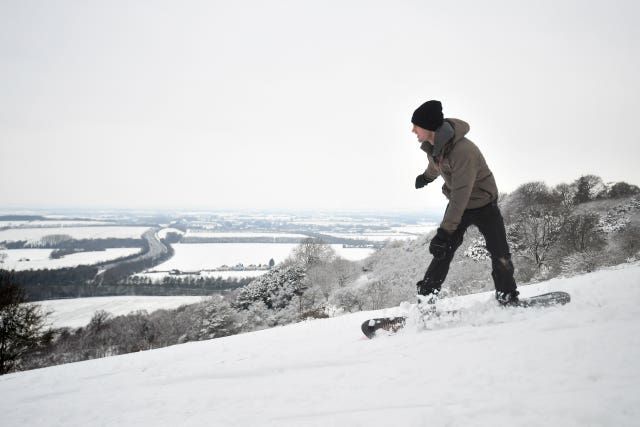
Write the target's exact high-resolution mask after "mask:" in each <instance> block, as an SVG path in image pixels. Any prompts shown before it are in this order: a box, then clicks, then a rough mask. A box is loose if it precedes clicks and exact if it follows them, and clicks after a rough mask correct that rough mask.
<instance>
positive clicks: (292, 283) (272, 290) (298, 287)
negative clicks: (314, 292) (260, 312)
mask: <svg viewBox="0 0 640 427" xmlns="http://www.w3.org/2000/svg"><path fill="white" fill-rule="evenodd" d="M305 276H306V272H305V268H304V267H303V266H302V265H300V264H296V263H290V264H282V265H279V266H277V267H275V268H273V269H271V270H269V272H267V273H266V274H264V275H262V276H260V277H258V278H256V279H255V280H253V281H252V282H251V283H249V284H248V285H246V286H244V287H243V288H241V289H240V291H239V292H238V296H237V297H236V300H235V303H234V305H235V306H236V307H238V308H240V309H243V310H246V309H247V308H249V306H250V305H251V304H253V303H254V302H257V301H262V302H263V303H264V304H265V305H266V306H267V307H268V308H269V309H282V308H284V307H286V306H287V305H288V304H289V302H290V301H291V299H292V298H293V297H294V296H295V295H296V293H301V292H302V291H303V289H304V283H303V279H304V277H305Z"/></svg>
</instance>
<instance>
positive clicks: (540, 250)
mask: <svg viewBox="0 0 640 427" xmlns="http://www.w3.org/2000/svg"><path fill="white" fill-rule="evenodd" d="M563 226H564V218H563V217H562V216H560V215H558V214H555V213H554V212H551V211H545V210H541V209H531V210H529V211H528V212H526V213H523V214H521V215H520V217H519V219H518V220H517V221H516V222H515V223H513V224H512V225H511V226H510V227H508V228H507V234H508V239H509V242H510V244H511V249H512V251H513V252H514V253H516V254H518V255H520V256H523V257H527V258H529V259H530V260H531V261H533V262H535V264H536V265H537V266H538V268H540V267H541V266H542V265H543V264H544V263H545V262H546V261H547V257H548V256H549V255H550V254H551V253H552V249H554V247H555V246H556V244H557V243H558V241H559V240H560V238H561V237H562V229H563Z"/></svg>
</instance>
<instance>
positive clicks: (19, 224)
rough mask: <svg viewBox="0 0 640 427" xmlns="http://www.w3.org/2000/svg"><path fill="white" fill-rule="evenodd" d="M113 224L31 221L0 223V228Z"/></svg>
mask: <svg viewBox="0 0 640 427" xmlns="http://www.w3.org/2000/svg"><path fill="white" fill-rule="evenodd" d="M109 224H113V223H112V222H108V221H97V220H96V221H93V220H86V221H85V220H65V219H50V220H33V221H24V220H20V221H0V228H4V227H48V228H50V227H73V226H84V225H96V226H99V225H109Z"/></svg>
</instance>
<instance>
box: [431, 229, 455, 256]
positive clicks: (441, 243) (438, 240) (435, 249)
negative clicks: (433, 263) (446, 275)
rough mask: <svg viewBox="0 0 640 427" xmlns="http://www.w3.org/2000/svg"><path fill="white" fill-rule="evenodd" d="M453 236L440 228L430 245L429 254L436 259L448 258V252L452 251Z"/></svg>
mask: <svg viewBox="0 0 640 427" xmlns="http://www.w3.org/2000/svg"><path fill="white" fill-rule="evenodd" d="M450 241H451V234H449V233H447V232H446V231H444V230H443V229H442V228H438V231H437V232H436V235H435V237H434V238H433V239H431V243H430V244H429V252H431V255H433V257H434V258H436V259H444V258H445V257H446V256H447V252H449V249H450Z"/></svg>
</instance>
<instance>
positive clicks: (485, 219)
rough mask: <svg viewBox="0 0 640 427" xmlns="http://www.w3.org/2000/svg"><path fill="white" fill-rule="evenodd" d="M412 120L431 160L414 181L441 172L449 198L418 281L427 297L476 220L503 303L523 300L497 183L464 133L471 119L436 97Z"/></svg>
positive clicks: (423, 181)
mask: <svg viewBox="0 0 640 427" xmlns="http://www.w3.org/2000/svg"><path fill="white" fill-rule="evenodd" d="M411 122H412V123H413V130H412V132H413V133H415V134H416V136H417V138H418V141H419V142H420V143H421V146H420V148H421V149H422V150H424V151H425V152H426V153H427V158H428V160H429V165H428V167H427V169H426V171H425V172H424V173H421V174H420V175H418V176H417V177H416V182H415V187H416V189H418V188H422V187H424V186H426V185H427V184H429V183H431V182H432V181H434V180H435V179H436V178H438V176H442V178H443V179H444V185H443V186H442V192H443V193H444V195H445V196H446V197H447V198H448V199H449V205H448V206H447V209H446V211H445V214H444V218H443V220H442V223H441V224H440V227H439V228H438V230H437V232H436V235H435V237H434V238H433V239H432V240H431V243H430V244H429V252H431V254H432V255H433V259H432V261H431V264H430V265H429V267H428V269H427V271H426V273H425V275H424V278H423V279H422V280H420V281H419V282H418V283H417V285H416V286H417V288H418V295H422V296H425V297H427V298H425V300H426V301H427V302H434V301H435V298H436V297H437V295H438V293H439V292H440V289H441V286H442V283H443V282H444V280H445V278H446V277H447V273H448V272H449V265H450V264H451V260H452V259H453V256H454V254H455V252H456V250H457V249H458V247H459V246H460V245H461V244H462V239H463V236H464V233H465V231H466V230H467V228H468V227H469V226H471V225H475V226H476V227H478V230H480V233H482V235H483V236H484V239H485V242H486V247H487V250H488V251H489V253H490V254H491V266H492V269H493V271H492V272H491V276H492V277H493V283H494V285H495V288H496V299H497V300H498V302H499V303H500V304H503V305H518V294H519V292H518V291H517V290H516V282H515V280H514V278H513V263H512V262H511V254H510V252H509V245H508V243H507V236H506V232H505V228H504V221H503V219H502V215H501V213H500V209H499V208H498V188H497V186H496V182H495V179H494V177H493V173H492V172H491V170H490V169H489V167H488V166H487V163H486V161H485V159H484V157H483V155H482V153H481V152H480V150H479V149H478V147H477V146H476V145H475V144H474V143H473V142H471V141H470V140H468V139H467V138H466V137H465V135H466V134H467V133H468V132H469V125H468V124H467V123H466V122H464V121H462V120H459V119H450V118H447V119H445V118H444V116H443V114H442V104H441V103H440V101H435V100H432V101H427V102H425V103H424V104H422V105H421V106H420V107H418V108H417V109H416V110H415V112H414V113H413V116H412V117H411Z"/></svg>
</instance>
